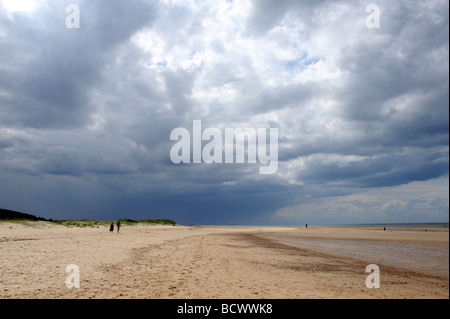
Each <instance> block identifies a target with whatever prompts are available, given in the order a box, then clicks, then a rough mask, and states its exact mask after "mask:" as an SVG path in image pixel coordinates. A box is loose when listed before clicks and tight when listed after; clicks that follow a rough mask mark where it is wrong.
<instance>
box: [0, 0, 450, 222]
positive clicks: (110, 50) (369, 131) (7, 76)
mask: <svg viewBox="0 0 450 319" xmlns="http://www.w3.org/2000/svg"><path fill="white" fill-rule="evenodd" d="M0 3H1V4H0V205H1V207H3V208H8V209H14V210H20V211H24V212H28V213H33V212H36V213H38V214H40V215H42V216H45V217H47V218H57V219H58V218H59V219H63V218H98V219H115V218H118V217H131V218H173V219H175V220H177V221H178V222H180V223H202V224H234V223H235V224H304V223H308V224H313V223H318V224H331V223H341V224H346V223H368V222H380V223H385V222H423V221H437V222H440V221H448V216H449V215H448V210H449V207H448V192H449V187H448V184H449V183H448V181H449V180H448V167H449V161H448V151H449V107H448V105H449V91H448V88H449V50H448V48H449V44H448V38H449V26H448V16H449V5H448V1H444V0H436V1H426V2H423V1H395V2H392V1H378V2H377V3H376V5H377V6H378V7H379V8H380V27H379V28H368V27H367V26H366V19H367V17H368V16H369V13H367V12H366V7H367V5H369V4H371V3H373V2H370V1H326V0H322V1H293V0H292V1H289V0H286V1H274V0H264V1H250V0H248V1H230V0H228V1H227V0H224V1H211V2H210V1H187V0H179V1H175V0H173V1H169V0H165V1H159V2H155V1H143V0H142V1H140V0H133V1H119V0H115V1H106V0H101V1H87V0H86V1H82V0H80V1H71V2H70V4H76V5H77V6H78V7H79V9H80V28H72V29H69V28H67V27H66V25H65V20H66V17H67V16H68V15H69V13H66V11H65V9H66V6H67V5H68V4H69V3H63V2H61V1H51V0H49V1H38V0H35V1H26V2H24V5H23V6H22V7H20V6H18V5H16V7H12V5H11V2H10V1H3V2H0ZM193 120H201V121H202V125H203V126H204V127H216V128H218V129H220V130H221V129H223V128H227V127H232V128H236V127H242V128H255V129H256V128H268V129H269V128H278V134H279V143H278V151H279V153H278V170H277V172H276V173H275V174H271V175H261V174H259V167H260V165H259V164H251V163H244V164H236V163H234V164H214V163H212V164H206V163H201V164H178V165H177V164H174V163H172V162H171V160H170V155H169V153H170V149H171V147H172V146H173V145H174V143H175V142H174V141H171V140H170V132H171V131H172V130H173V129H174V128H177V127H185V128H191V127H192V123H193Z"/></svg>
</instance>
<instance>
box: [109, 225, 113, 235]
mask: <svg viewBox="0 0 450 319" xmlns="http://www.w3.org/2000/svg"><path fill="white" fill-rule="evenodd" d="M113 231H114V223H111V225H109V232H111V233H112V232H113Z"/></svg>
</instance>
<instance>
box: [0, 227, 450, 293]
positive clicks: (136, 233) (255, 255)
mask: <svg viewBox="0 0 450 319" xmlns="http://www.w3.org/2000/svg"><path fill="white" fill-rule="evenodd" d="M33 225H35V226H33V227H31V226H24V225H19V224H14V223H0V272H1V276H0V298H146V299H153V298H283V299H284V298H396V299H397V298H449V280H448V273H447V275H446V276H445V275H442V274H439V273H430V272H428V273H426V272H421V271H417V270H414V269H408V268H402V267H392V266H384V265H382V266H380V283H381V284H380V288H378V289H376V288H372V289H369V288H367V287H366V284H365V280H366V277H367V276H368V273H366V272H365V268H366V266H367V264H368V262H367V261H366V260H359V259H355V258H349V257H343V256H338V255H333V254H330V253H325V252H322V251H320V250H313V249H305V248H299V247H294V246H292V245H286V243H283V240H285V239H286V238H287V237H292V236H294V237H295V236H300V237H302V236H303V237H305V238H306V237H307V238H324V237H327V238H335V239H338V238H341V239H342V238H346V239H352V240H353V239H354V240H358V239H359V240H362V239H365V240H366V239H370V240H389V241H391V242H401V241H408V242H418V243H419V242H428V243H432V244H433V243H436V244H439V245H441V244H444V245H445V244H446V245H447V247H448V230H447V231H443V232H427V233H426V234H425V232H420V234H419V232H417V233H416V234H412V232H407V231H390V232H382V231H380V230H379V229H361V228H350V227H348V228H345V229H338V228H334V227H330V228H308V229H307V230H306V229H301V228H289V227H271V228H267V227H186V226H175V227H173V226H132V227H131V226H130V227H126V226H122V228H121V232H120V234H117V233H109V232H108V230H107V228H106V227H99V228H69V227H63V226H55V225H49V224H47V223H41V222H36V223H34V224H33ZM69 264H75V265H77V266H78V267H79V271H80V288H72V289H69V288H67V286H66V278H67V277H68V275H69V274H68V273H66V266H67V265H69ZM447 268H448V258H447Z"/></svg>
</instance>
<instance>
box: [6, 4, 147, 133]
mask: <svg viewBox="0 0 450 319" xmlns="http://www.w3.org/2000/svg"><path fill="white" fill-rule="evenodd" d="M75 3H76V4H78V5H79V7H80V10H82V12H83V15H82V17H81V20H82V21H81V24H82V27H81V28H80V29H68V28H66V25H65V19H66V17H67V15H68V13H66V12H65V4H64V3H62V2H60V1H50V2H48V3H46V6H42V7H40V8H39V10H38V12H34V13H33V15H31V16H29V15H27V14H21V13H14V14H12V16H8V15H7V14H6V12H5V11H4V10H2V11H1V14H2V16H1V17H0V21H1V23H2V27H3V28H4V30H5V32H6V33H7V34H8V37H7V39H6V41H1V42H0V52H1V53H0V55H1V59H2V60H4V61H8V66H9V68H6V70H5V69H3V70H2V78H3V81H2V82H1V84H2V89H3V90H5V91H6V92H7V93H8V96H7V97H6V98H2V99H1V105H2V108H3V110H4V113H5V114H7V115H6V116H5V117H2V119H1V121H2V122H3V123H5V124H9V125H11V124H12V125H24V126H30V127H42V128H44V127H66V126H79V125H83V124H85V123H86V122H87V121H88V120H89V112H90V107H92V106H90V105H89V92H90V89H91V87H92V86H94V85H95V84H96V82H97V81H98V80H99V79H100V75H101V74H100V73H101V71H102V66H103V65H104V64H105V63H106V62H107V60H108V58H109V57H110V52H111V50H113V49H114V48H115V46H116V45H118V44H120V43H122V42H123V41H124V40H127V39H128V38H129V37H130V35H132V34H133V33H134V32H135V31H137V30H138V29H140V28H142V27H143V26H145V25H147V24H150V23H151V20H152V18H153V15H154V14H153V10H152V8H151V6H149V5H148V4H146V3H145V2H141V1H133V2H131V3H130V4H128V3H125V2H123V1H79V2H75ZM6 79H7V80H6Z"/></svg>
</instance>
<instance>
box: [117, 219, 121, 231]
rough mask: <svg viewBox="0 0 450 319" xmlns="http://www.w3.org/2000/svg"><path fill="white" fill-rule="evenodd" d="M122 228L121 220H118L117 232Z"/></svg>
mask: <svg viewBox="0 0 450 319" xmlns="http://www.w3.org/2000/svg"><path fill="white" fill-rule="evenodd" d="M119 230H120V220H118V221H117V233H119Z"/></svg>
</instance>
